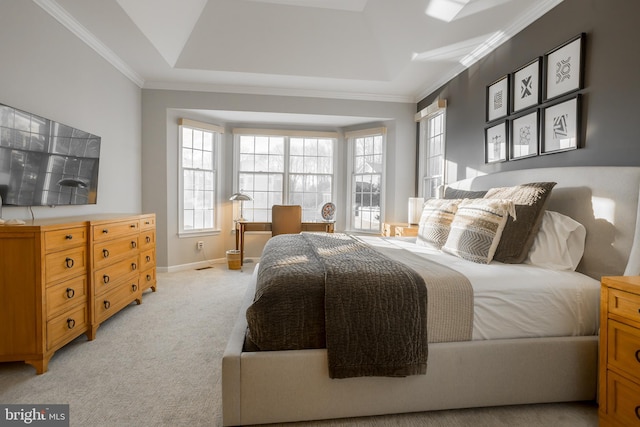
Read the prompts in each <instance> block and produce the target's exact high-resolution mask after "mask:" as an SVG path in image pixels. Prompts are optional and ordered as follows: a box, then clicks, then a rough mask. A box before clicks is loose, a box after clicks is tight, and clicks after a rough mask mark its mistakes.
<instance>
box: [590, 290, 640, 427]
mask: <svg viewBox="0 0 640 427" xmlns="http://www.w3.org/2000/svg"><path fill="white" fill-rule="evenodd" d="M600 307H601V309H600V368H599V369H600V374H599V382H600V385H599V387H600V390H599V415H600V425H601V426H621V427H622V426H624V427H630V426H640V277H603V278H602V292H601V300H600Z"/></svg>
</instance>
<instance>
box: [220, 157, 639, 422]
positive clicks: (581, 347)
mask: <svg viewBox="0 0 640 427" xmlns="http://www.w3.org/2000/svg"><path fill="white" fill-rule="evenodd" d="M543 181H553V182H556V183H557V184H556V185H555V187H554V188H553V190H552V191H551V193H550V196H549V199H548V202H547V204H546V209H547V210H548V211H554V212H559V213H561V214H564V215H567V216H569V217H571V218H573V219H574V220H576V221H578V222H579V223H581V224H582V225H584V227H585V229H586V241H585V244H584V254H583V256H582V258H581V261H580V263H579V265H578V266H577V270H576V271H577V272H578V273H573V272H570V273H569V274H560V275H558V276H553V275H552V276H549V275H545V274H543V273H542V272H541V271H538V270H537V269H538V267H537V266H523V265H513V266H508V265H504V266H502V267H506V269H507V270H513V274H515V275H516V277H520V275H521V272H522V271H523V269H525V270H527V269H528V270H531V271H532V272H533V273H532V277H533V279H532V281H533V283H534V284H535V282H536V280H538V281H542V280H544V281H546V282H549V283H547V284H546V287H542V289H543V292H542V293H541V294H540V295H538V297H539V298H538V297H535V298H533V294H532V293H533V292H535V291H534V289H539V288H536V287H535V286H533V287H529V285H524V286H522V289H520V291H523V292H524V293H523V294H522V295H524V296H525V297H530V298H528V299H533V300H539V301H541V302H542V306H543V309H544V305H545V303H544V301H545V299H544V297H543V296H544V294H545V292H547V291H549V289H555V290H557V289H560V287H559V286H554V285H556V284H557V281H558V280H560V276H562V277H563V278H562V280H565V279H567V277H568V278H569V283H570V284H569V285H568V287H567V288H566V289H569V291H568V292H569V293H570V296H569V297H566V298H565V300H566V301H574V302H575V300H576V296H575V295H576V292H577V293H578V294H579V295H581V296H583V297H584V298H583V300H584V301H583V302H584V305H582V306H581V308H580V309H579V311H580V313H581V314H580V316H578V317H579V318H580V319H581V320H580V322H578V324H577V325H576V324H575V322H574V325H573V326H567V323H566V322H564V321H562V319H557V318H554V317H552V316H553V315H561V314H562V313H566V311H571V310H573V308H567V307H570V306H563V307H564V308H560V309H555V310H548V311H547V313H546V314H543V315H540V314H539V315H537V316H538V317H539V318H540V317H542V318H544V320H546V323H547V324H548V326H554V325H564V326H561V327H560V330H555V331H552V332H549V331H547V332H545V333H544V334H545V335H546V336H541V334H542V333H541V332H540V331H537V330H528V328H529V326H531V325H532V324H533V322H532V321H531V319H527V318H526V317H523V318H520V319H519V318H518V316H520V315H521V314H522V311H523V310H519V309H518V307H517V305H516V306H514V307H515V310H514V311H501V312H499V313H498V317H497V318H494V319H493V320H492V321H491V322H488V321H487V322H488V323H486V324H483V323H482V321H480V320H477V319H478V318H481V317H479V316H476V317H474V324H473V337H472V339H470V340H465V341H456V342H436V343H429V346H428V367H427V370H426V374H425V375H409V376H406V377H402V378H394V377H386V376H382V377H379V376H362V377H354V378H343V379H332V378H330V376H329V368H328V356H327V350H326V349H324V348H317V349H302V350H279V351H278V350H275V351H246V350H245V341H246V338H247V337H246V332H247V316H246V313H247V309H248V308H249V307H250V306H251V304H252V303H253V299H254V295H255V281H254V283H253V285H252V286H249V289H248V290H247V295H246V297H245V300H244V302H243V305H242V308H241V310H240V313H239V316H238V319H237V322H236V324H235V326H234V329H233V332H232V334H231V337H230V339H229V342H228V345H227V348H226V350H225V353H224V356H223V361H222V398H223V423H224V424H225V425H248V424H262V423H273V422H289V421H303V420H314V419H327V418H343V417H354V416H365V415H380V414H392V413H403V412H419V411H429V410H441V409H453V408H466V407H479V406H497V405H511V404H526V403H543V402H563V401H580V400H593V399H595V397H596V377H597V347H598V338H597V297H595V298H593V297H589V296H588V294H590V293H593V292H596V293H597V282H598V281H599V279H600V277H601V276H603V275H621V274H638V273H639V272H640V266H639V264H638V261H636V260H638V258H640V252H638V251H639V249H638V246H639V245H640V237H638V231H637V230H636V218H637V217H638V191H639V188H640V168H635V167H570V168H545V169H532V170H522V171H510V172H503V173H497V174H492V175H485V176H480V177H477V178H473V179H468V180H463V181H460V182H457V183H455V184H452V185H451V187H452V188H456V189H461V190H468V191H472V190H487V189H490V188H495V187H504V186H511V185H518V184H524V183H528V182H543ZM367 239H368V240H370V241H369V242H368V243H370V244H373V245H378V246H387V245H392V246H397V245H400V246H403V245H413V244H414V243H413V242H408V241H402V240H397V241H391V240H378V239H371V238H364V240H367ZM423 252H425V253H424V254H422V255H424V256H435V257H436V258H437V257H443V256H445V255H446V256H450V255H449V254H444V255H443V254H438V253H432V254H428V253H427V252H429V250H428V249H424V250H423ZM446 262H447V263H449V264H451V265H453V266H454V267H455V265H454V264H456V263H458V264H460V265H464V264H467V265H468V264H470V263H469V262H468V261H464V262H463V261H456V260H455V259H454V260H453V261H451V260H448V261H446ZM474 267H476V268H478V267H484V269H483V270H482V271H484V272H485V273H486V276H485V277H486V278H490V277H491V276H492V274H493V272H492V269H494V268H498V266H496V265H494V263H492V264H489V265H485V266H474ZM460 268H464V267H460ZM504 271H505V270H504V269H503V270H500V273H499V274H501V275H502V274H504V273H503V272H504ZM480 275H481V276H482V274H480ZM536 275H538V276H536ZM536 277H539V278H544V279H536ZM572 278H573V279H576V280H578V281H579V282H580V283H584V284H585V285H584V286H585V287H584V288H583V289H582V288H581V289H582V290H580V291H577V290H576V289H577V288H576V285H575V284H574V285H572V284H571V280H573V279H572ZM582 279H586V280H582ZM551 282H553V283H551ZM485 285H486V287H485V288H482V286H480V287H479V288H476V287H475V285H474V292H475V293H476V294H477V295H476V298H479V299H482V295H483V292H484V291H487V290H488V289H487V288H491V287H496V286H497V287H498V288H499V286H500V285H499V284H497V282H496V281H492V280H490V279H488V280H486V281H485ZM490 290H491V291H492V292H493V293H492V294H486V295H491V296H488V297H487V300H488V303H487V304H485V305H482V304H479V305H478V304H476V313H475V314H478V311H480V312H482V311H483V310H484V311H487V312H492V311H493V312H495V311H496V310H492V306H491V301H492V299H495V295H496V294H495V292H496V290H497V291H498V295H499V294H500V289H490ZM545 290H546V291H545ZM505 292H506V291H505ZM527 292H529V293H528V294H527ZM517 299H518V297H516V298H515V300H516V301H517ZM474 304H475V303H474ZM547 306H548V304H547ZM474 316H475V315H474ZM500 316H502V318H500ZM501 323H502V324H503V325H508V327H500V324H501ZM538 323H539V322H538ZM496 325H497V326H496ZM536 326H540V325H537V323H536Z"/></svg>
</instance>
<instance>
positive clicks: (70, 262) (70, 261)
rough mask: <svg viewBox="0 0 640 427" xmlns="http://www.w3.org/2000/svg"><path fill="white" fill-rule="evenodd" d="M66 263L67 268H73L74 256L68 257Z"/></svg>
mask: <svg viewBox="0 0 640 427" xmlns="http://www.w3.org/2000/svg"><path fill="white" fill-rule="evenodd" d="M64 264H65V265H66V266H67V268H72V267H73V265H74V264H75V262H74V261H73V258H68V257H67V259H65V260H64Z"/></svg>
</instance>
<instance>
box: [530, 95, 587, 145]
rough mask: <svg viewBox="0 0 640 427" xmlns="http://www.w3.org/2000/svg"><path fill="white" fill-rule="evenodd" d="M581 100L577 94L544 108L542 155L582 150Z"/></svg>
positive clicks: (542, 113) (542, 115)
mask: <svg viewBox="0 0 640 427" xmlns="http://www.w3.org/2000/svg"><path fill="white" fill-rule="evenodd" d="M581 100H582V97H581V96H580V94H577V95H575V96H571V97H568V98H562V99H560V100H559V101H558V102H555V103H553V104H550V105H548V106H546V107H544V108H542V110H541V119H540V120H541V123H542V125H541V129H540V137H541V140H540V154H549V153H557V152H561V151H569V150H575V149H578V148H580V146H581V129H582V127H581V104H582V102H581Z"/></svg>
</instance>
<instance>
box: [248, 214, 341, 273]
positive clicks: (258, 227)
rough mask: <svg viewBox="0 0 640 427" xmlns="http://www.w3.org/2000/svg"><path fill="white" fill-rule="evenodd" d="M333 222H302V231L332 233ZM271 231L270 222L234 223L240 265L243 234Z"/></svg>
mask: <svg viewBox="0 0 640 427" xmlns="http://www.w3.org/2000/svg"><path fill="white" fill-rule="evenodd" d="M333 226H334V223H333V222H303V223H302V231H320V232H323V231H324V232H325V233H333ZM245 231H271V223H270V222H246V221H238V222H236V250H238V249H239V250H240V265H242V264H244V232H245Z"/></svg>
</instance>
